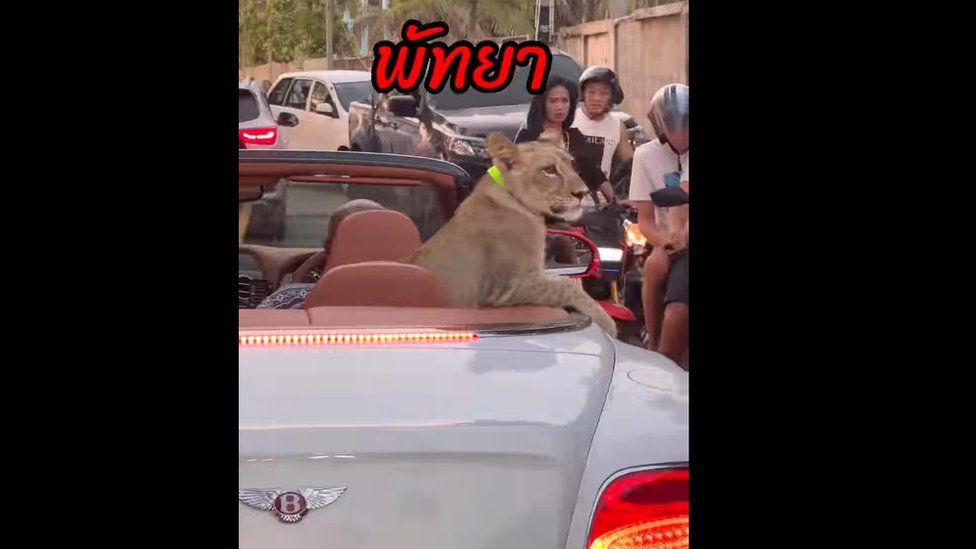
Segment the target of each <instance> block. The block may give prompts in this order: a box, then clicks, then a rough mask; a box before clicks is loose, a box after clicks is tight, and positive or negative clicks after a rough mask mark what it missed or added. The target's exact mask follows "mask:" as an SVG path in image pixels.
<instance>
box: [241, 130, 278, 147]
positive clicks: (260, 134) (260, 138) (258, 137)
mask: <svg viewBox="0 0 976 549" xmlns="http://www.w3.org/2000/svg"><path fill="white" fill-rule="evenodd" d="M240 136H241V141H243V142H244V144H245V145H274V144H275V142H276V141H278V128H248V129H246V130H241V131H240Z"/></svg>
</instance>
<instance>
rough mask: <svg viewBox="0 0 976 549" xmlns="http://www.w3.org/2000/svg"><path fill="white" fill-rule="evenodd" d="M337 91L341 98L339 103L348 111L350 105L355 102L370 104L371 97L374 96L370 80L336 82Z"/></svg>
mask: <svg viewBox="0 0 976 549" xmlns="http://www.w3.org/2000/svg"><path fill="white" fill-rule="evenodd" d="M335 91H336V94H337V95H338V96H339V103H341V104H342V108H343V109H344V110H346V111H348V110H349V104H350V103H352V102H353V101H365V102H366V103H369V97H371V96H372V95H373V93H374V92H373V83H372V82H370V81H369V80H364V81H363V82H336V83H335Z"/></svg>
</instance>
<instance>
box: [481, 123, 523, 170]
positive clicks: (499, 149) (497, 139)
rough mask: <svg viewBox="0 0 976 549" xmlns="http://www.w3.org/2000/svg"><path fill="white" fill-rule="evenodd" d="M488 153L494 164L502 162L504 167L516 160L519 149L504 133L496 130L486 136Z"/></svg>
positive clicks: (508, 166)
mask: <svg viewBox="0 0 976 549" xmlns="http://www.w3.org/2000/svg"><path fill="white" fill-rule="evenodd" d="M488 155H489V156H491V160H492V162H494V163H495V165H496V166H498V165H502V164H504V165H505V168H511V167H512V165H513V164H515V161H516V160H518V157H519V150H518V147H517V146H516V145H515V143H512V141H511V140H509V138H508V137H505V134H503V133H497V132H496V133H493V134H491V135H489V136H488Z"/></svg>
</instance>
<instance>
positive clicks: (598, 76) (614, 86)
mask: <svg viewBox="0 0 976 549" xmlns="http://www.w3.org/2000/svg"><path fill="white" fill-rule="evenodd" d="M590 82H604V83H606V84H608V85H609V86H610V91H611V93H612V94H613V96H612V97H611V98H610V102H611V103H614V104H616V105H619V104H621V103H623V102H624V91H623V90H622V89H620V83H619V82H618V81H617V75H616V74H614V72H613V71H612V70H610V69H609V68H607V67H600V66H593V67H589V68H587V69H586V70H585V71H583V74H582V75H580V95H582V94H583V92H584V91H585V90H586V85H587V84H589V83H590Z"/></svg>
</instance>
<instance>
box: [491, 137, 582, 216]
mask: <svg viewBox="0 0 976 549" xmlns="http://www.w3.org/2000/svg"><path fill="white" fill-rule="evenodd" d="M558 144H559V136H558V135H556V134H554V133H551V132H546V133H543V134H542V135H541V136H540V137H539V140H538V141H534V142H529V143H522V144H519V145H516V144H514V143H512V142H511V141H510V140H509V139H508V138H507V137H505V136H504V135H502V134H500V133H493V134H491V135H490V136H488V154H489V155H491V159H492V161H493V162H494V163H495V165H496V166H498V168H499V169H500V170H501V172H502V176H503V177H504V178H505V188H506V189H507V190H508V191H509V192H510V193H512V195H513V196H515V197H516V198H517V199H518V200H519V201H520V202H521V203H522V204H523V205H524V206H525V207H527V208H529V209H530V210H532V211H533V212H534V213H537V214H539V215H540V216H551V217H556V218H561V219H564V220H566V221H573V220H575V219H578V218H579V216H580V215H581V214H582V209H581V207H580V201H581V200H582V199H583V197H584V196H586V192H587V189H586V185H585V184H584V183H583V180H582V179H580V176H579V175H578V174H577V173H576V170H574V169H573V158H572V157H571V156H570V155H569V154H567V153H566V152H564V151H563V150H562V148H560V147H559V146H558Z"/></svg>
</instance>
